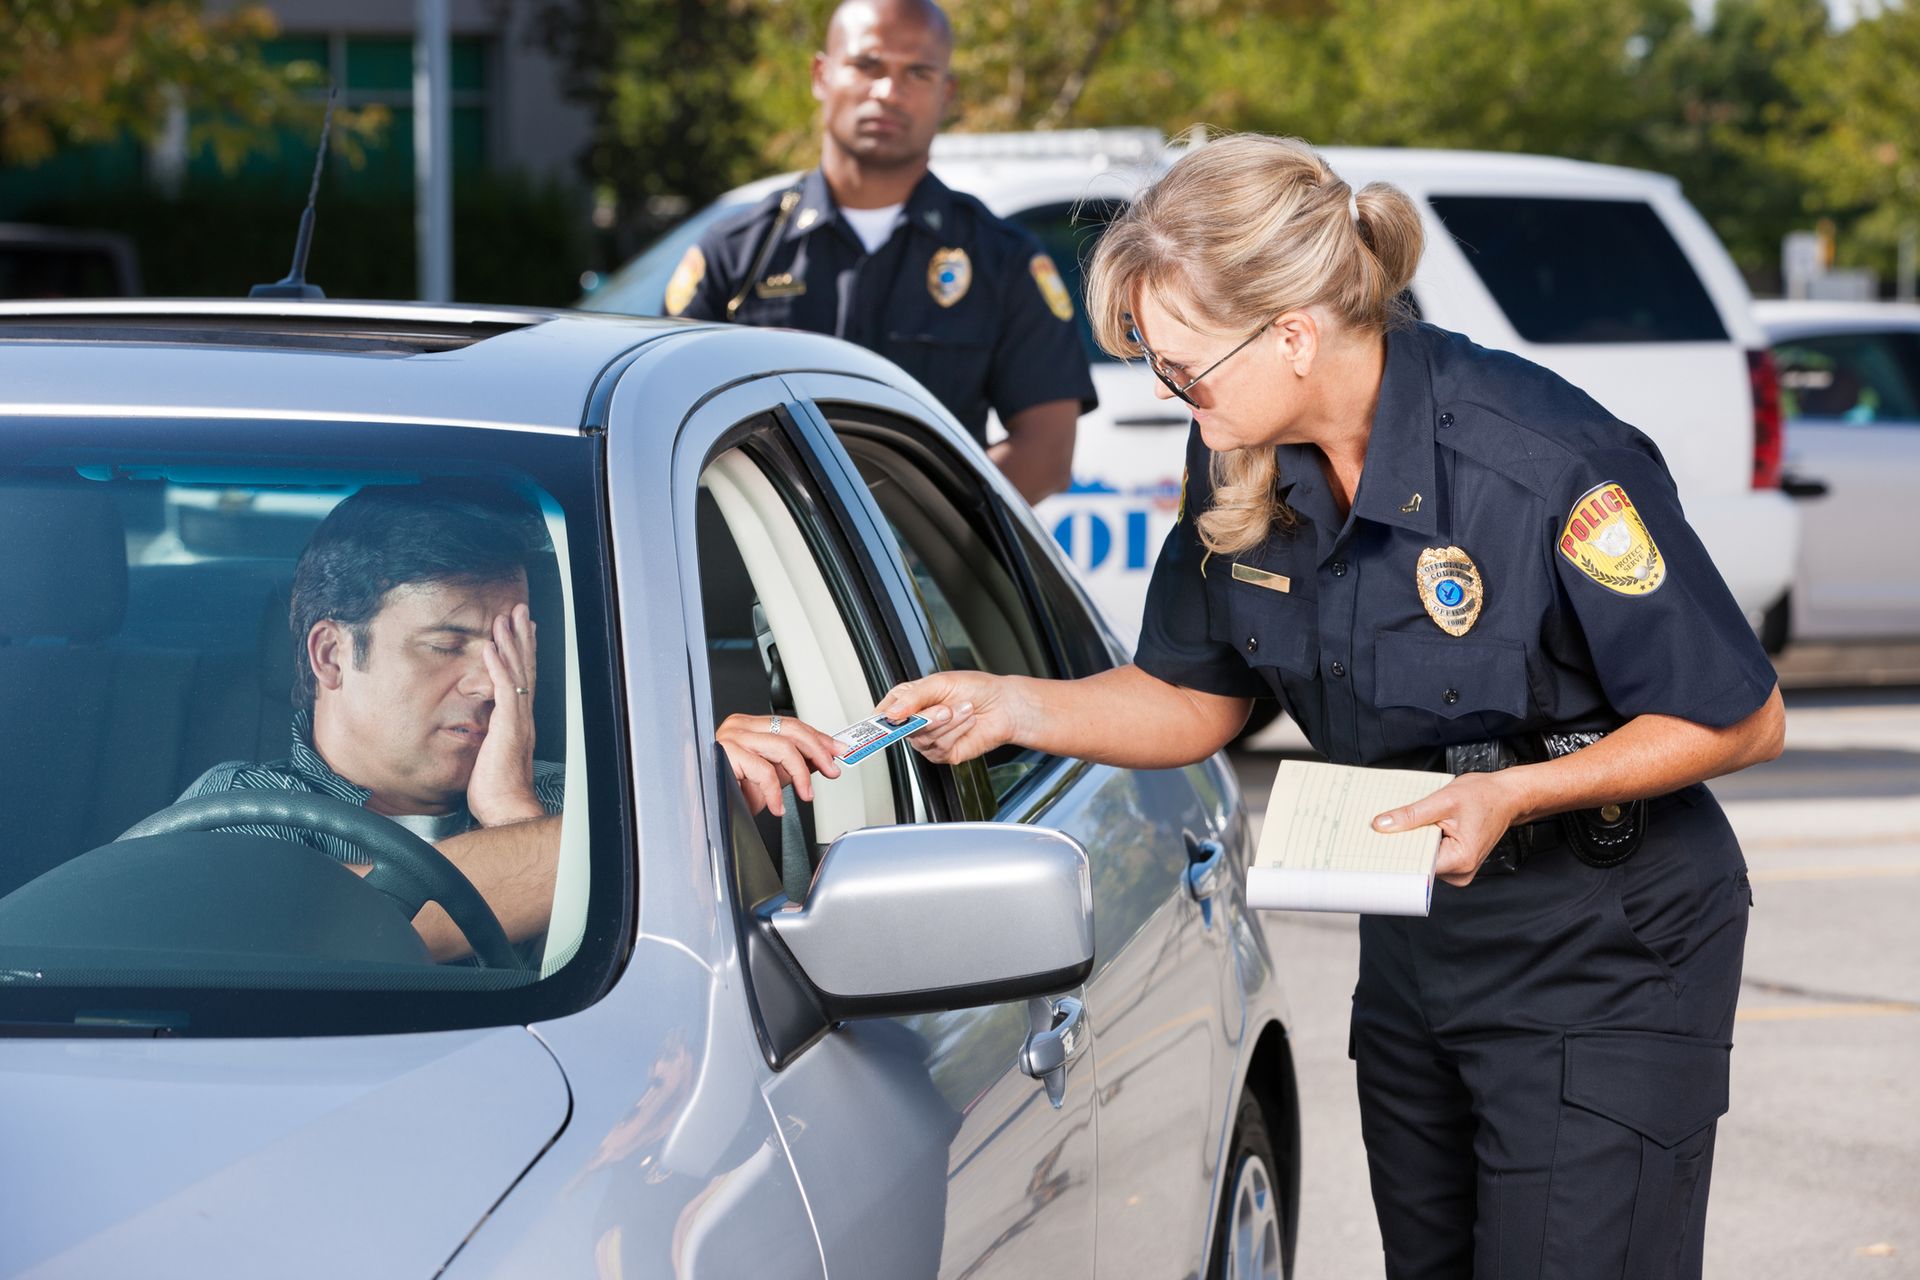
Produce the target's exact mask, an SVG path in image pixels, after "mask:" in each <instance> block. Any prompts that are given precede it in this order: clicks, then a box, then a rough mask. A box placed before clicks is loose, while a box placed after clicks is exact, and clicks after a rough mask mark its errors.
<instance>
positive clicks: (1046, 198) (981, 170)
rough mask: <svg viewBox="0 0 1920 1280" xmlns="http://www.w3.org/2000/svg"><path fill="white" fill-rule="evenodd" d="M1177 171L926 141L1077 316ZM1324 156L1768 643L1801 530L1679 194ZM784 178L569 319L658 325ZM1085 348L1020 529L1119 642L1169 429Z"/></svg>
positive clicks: (1759, 344)
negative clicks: (1085, 285)
mask: <svg viewBox="0 0 1920 1280" xmlns="http://www.w3.org/2000/svg"><path fill="white" fill-rule="evenodd" d="M1178 154H1179V151H1178V149H1176V148H1169V147H1168V146H1167V144H1166V143H1165V141H1164V140H1163V139H1162V138H1161V137H1160V135H1159V134H1158V133H1155V132H1153V131H1152V130H1138V129H1132V130H1084V131H1078V132H1061V133H1034V134H1008V135H993V134H977V135H968V134H949V135H945V136H942V137H941V138H939V139H937V140H936V141H935V143H934V153H933V161H934V163H933V167H934V171H935V172H936V173H937V174H938V175H939V176H940V178H941V180H942V181H944V182H946V183H947V184H948V185H949V186H952V187H954V188H955V189H957V190H961V191H966V192H970V193H972V194H973V195H975V196H978V197H979V198H980V199H981V200H983V201H985V202H986V204H987V205H988V206H989V207H990V208H992V209H993V210H994V212H996V213H998V214H1000V215H1001V216H1003V217H1006V218H1010V219H1012V220H1013V221H1015V222H1018V223H1020V224H1021V225H1023V226H1025V227H1027V228H1028V229H1029V230H1030V231H1032V232H1034V234H1035V235H1037V236H1038V237H1039V239H1040V241H1041V243H1042V244H1043V245H1044V246H1045V247H1046V248H1047V250H1048V251H1049V252H1050V253H1051V254H1052V255H1053V258H1054V261H1055V262H1057V263H1058V264H1059V266H1060V270H1061V272H1062V274H1063V275H1064V276H1065V277H1066V280H1067V283H1068V285H1069V287H1070V288H1072V289H1073V291H1074V294H1075V297H1076V298H1078V297H1079V296H1080V293H1081V289H1080V285H1081V270H1080V268H1081V264H1082V262H1083V261H1085V259H1086V256H1087V255H1088V253H1089V252H1090V250H1091V246H1092V241H1093V239H1094V238H1095V237H1096V236H1097V235H1098V232H1099V228H1100V226H1101V225H1102V224H1103V223H1104V222H1105V220H1106V219H1107V218H1109V217H1111V216H1112V215H1113V214H1114V213H1116V212H1117V211H1118V210H1119V209H1121V208H1122V207H1124V205H1125V203H1126V201H1127V200H1128V199H1130V198H1131V196H1132V195H1133V194H1134V193H1135V192H1136V191H1138V190H1139V188H1140V187H1141V186H1142V185H1143V184H1144V183H1145V182H1147V181H1149V180H1151V179H1152V177H1153V176H1154V175H1155V174H1156V173H1158V172H1160V171H1162V170H1164V168H1165V167H1166V166H1167V165H1168V164H1169V163H1171V161H1172V160H1173V159H1174V158H1175V157H1177V155H1178ZM1322 154H1323V155H1325V156H1326V158H1327V161H1328V163H1330V164H1331V165H1332V166H1333V168H1334V170H1335V171H1336V172H1338V173H1339V174H1340V175H1341V176H1342V177H1343V178H1346V179H1347V180H1348V181H1350V182H1352V183H1353V184H1354V185H1355V186H1364V185H1365V184H1366V183H1369V182H1375V181H1380V182H1390V183H1393V184H1394V185H1395V186H1397V187H1399V188H1401V189H1402V190H1403V191H1405V192H1406V193H1407V194H1408V195H1410V196H1411V197H1413V199H1414V202H1415V203H1416V204H1417V205H1418V206H1419V207H1420V210H1421V214H1422V217H1423V218H1424V220H1425V223H1426V230H1427V250H1426V254H1425V256H1424V258H1423V259H1422V261H1421V264H1420V270H1419V273H1418V274H1417V275H1416V276H1415V277H1414V281H1413V286H1412V295H1413V301H1414V304H1415V306H1416V308H1417V309H1418V311H1419V314H1420V316H1421V318H1422V319H1424V320H1429V321H1431V322H1433V323H1434V324H1437V325H1440V326H1442V327H1443V328H1447V329H1453V330H1456V331H1458V332H1461V333H1465V334H1467V335H1468V336H1469V337H1471V338H1473V339H1474V340H1475V341H1477V342H1480V343H1482V344H1484V345H1486V346H1490V347H1499V348H1503V349H1505V350H1508V351H1513V352H1517V353H1519V354H1520V355H1523V356H1526V357H1527V358H1528V359H1530V360H1533V361H1536V362H1537V363H1539V364H1542V365H1545V366H1546V367H1547V368H1550V369H1552V370H1554V371H1555V372H1557V373H1559V374H1560V375H1562V376H1563V377H1565V378H1567V379H1568V380H1570V381H1571V382H1573V383H1574V384H1576V385H1578V386H1580V387H1582V388H1584V389H1585V390H1587V391H1588V392H1589V393H1590V394H1591V395H1593V396H1594V397H1595V398H1596V399H1597V400H1599V401H1600V402H1601V403H1602V404H1604V405H1605V406H1606V407H1607V408H1608V409H1609V410H1611V411H1612V412H1613V413H1614V414H1615V415H1616V416H1618V417H1620V418H1621V419H1623V420H1624V421H1626V422H1630V423H1632V424H1633V425H1634V426H1636V427H1639V428H1640V429H1641V430H1643V431H1645V432H1646V433H1647V435H1649V436H1650V437H1652V438H1653V440H1654V441H1655V443H1657V444H1658V445H1659V446H1660V449H1661V452H1662V453H1663V454H1664V455H1665V457H1666V460H1667V465H1668V466H1669V467H1670V468H1671V469H1672V471H1673V474H1674V478H1675V480H1676V482H1677V483H1678V484H1679V487H1680V493H1681V495H1682V497H1683V498H1684V500H1685V502H1686V508H1687V515H1688V518H1689V519H1690V520H1691V521H1692V523H1693V526H1694V528H1695V529H1696V530H1697V531H1698V532H1699V534H1700V537H1701V539H1702V541H1704V542H1705V543H1706V546H1707V549H1708V551H1709V552H1711V553H1712V555H1713V558H1714V563H1715V564H1716V565H1717V566H1718V567H1719V569H1720V572H1721V573H1722V575H1724V576H1725V578H1726V580H1727V585H1728V586H1729V587H1731V588H1732V590H1733V594H1734V598H1735V599H1736V600H1738V601H1739V602H1740V605H1741V607H1742V608H1743V609H1744V610H1745V611H1746V612H1747V615H1748V618H1749V620H1750V621H1752V622H1753V623H1754V625H1755V627H1756V629H1760V630H1761V631H1762V633H1763V635H1766V636H1769V638H1773V637H1776V636H1777V633H1778V632H1779V630H1780V623H1781V621H1782V619H1783V615H1784V612H1785V605H1784V602H1785V600H1786V597H1787V593H1788V587H1789V585H1790V575H1791V572H1792V566H1793V564H1794V558H1795V555H1796V553H1797V551H1798V546H1799V516H1798V513H1797V511H1796V509H1795V506H1794V504H1793V503H1792V502H1791V501H1790V500H1789V499H1788V498H1787V496H1786V495H1785V494H1783V493H1781V492H1780V490H1779V488H1778V483H1779V462H1780V417H1779V411H1778V399H1777V385H1776V382H1775V379H1774V373H1773V366H1772V363H1771V361H1770V359H1769V357H1768V355H1767V351H1766V339H1765V336H1764V335H1763V334H1762V333H1761V331H1760V328H1759V326H1758V325H1757V324H1756V323H1755V321H1754V319H1753V317H1752V313H1751V308H1752V300H1751V298H1750V297H1749V295H1748V293H1747V289H1746V285H1745V284H1744V282H1743V281H1742V280H1741V278H1740V274H1739V272H1738V270H1737V269H1736V268H1735V267H1734V265H1733V261H1732V259H1731V258H1729V257H1728V256H1727V253H1726V250H1725V249H1724V248H1723V247H1722V246H1721V244H1720V242H1719V240H1718V239H1717V238H1715V236H1714V234H1713V231H1712V229H1711V228H1710V227H1708V226H1707V224H1706V222H1705V220H1703V219H1702V218H1701V217H1700V215H1699V214H1698V213H1697V212H1696V211H1695V210H1694V208H1693V206H1692V205H1690V204H1688V203H1687V201H1686V198H1685V197H1684V196H1682V195H1681V193H1680V187H1679V184H1678V183H1677V182H1675V181H1674V180H1673V179H1671V178H1667V177H1664V176H1662V175H1659V174H1654V173H1647V172H1643V171H1640V170H1635V169H1621V168H1614V167H1611V166H1606V165H1595V164H1587V163H1583V162H1579V161H1573V160H1560V159H1554V158H1551V157H1545V156H1526V155H1499V154H1492V153H1482V152H1465V151H1421V150H1394V149H1349V148H1342V147H1329V148H1325V149H1323V151H1322ZM791 181H792V175H782V176H778V177H773V178H768V179H764V180H762V181H759V182H755V183H752V184H749V185H747V186H744V187H741V188H739V189H738V190H735V191H733V192H730V193H728V194H727V195H726V196H723V197H721V199H719V200H718V201H715V202H714V203H713V204H712V205H709V206H708V207H707V208H706V209H703V210H701V211H700V212H698V213H696V214H694V215H693V216H692V217H690V218H689V219H687V221H686V222H684V223H682V224H681V225H680V226H678V227H676V228H674V229H673V230H672V231H671V232H669V233H668V234H667V235H666V236H665V237H663V238H662V239H661V241H660V242H659V243H657V244H656V245H654V246H653V247H651V248H649V249H648V250H647V251H646V252H645V253H643V254H642V255H641V256H640V257H638V258H636V259H635V260H634V261H633V262H631V263H629V264H628V265H627V266H626V267H624V268H622V270H621V271H620V272H619V273H617V274H616V275H614V276H612V277H610V278H609V279H608V280H607V281H606V282H604V283H603V284H601V285H600V286H599V287H598V288H596V289H595V290H594V291H593V292H591V293H589V294H588V296H587V297H585V298H583V299H582V300H581V303H580V305H582V306H584V307H587V308H590V309H594V310H606V311H625V312H632V313H635V314H657V313H658V312H659V311H660V309H661V307H660V300H661V296H662V294H663V292H664V290H665V287H666V280H667V277H668V276H669V275H670V274H671V273H672V270H673V266H674V264H675V263H676V262H677V261H678V260H679V258H680V255H681V254H682V253H683V252H684V251H685V248H686V246H687V245H689V244H691V243H693V241H695V240H696V239H698V237H699V235H700V234H701V232H702V231H704V230H705V228H706V227H707V226H708V225H709V224H710V223H711V222H712V220H713V219H715V218H718V217H720V216H722V215H723V214H725V213H727V212H729V211H730V210H733V209H736V208H739V207H740V206H741V205H743V204H747V203H751V202H752V201H755V200H758V199H760V198H761V197H762V196H764V195H765V194H767V193H768V192H770V191H773V190H776V189H778V188H779V187H780V186H781V185H782V184H786V183H790V182H791ZM1082 325H1083V333H1084V316H1083V319H1082ZM1086 346H1087V354H1088V358H1089V359H1090V360H1091V361H1092V362H1093V380H1094V385H1095V387H1096V388H1097V389H1098V391H1099V394H1100V407H1099V409H1098V410H1096V411H1095V412H1093V413H1091V414H1088V415H1087V416H1086V417H1084V418H1082V419H1081V420H1080V435H1079V441H1078V444H1077V446H1076V448H1075V452H1074V483H1073V488H1072V489H1071V490H1070V491H1069V492H1067V493H1064V494H1061V495H1059V496H1057V497H1054V498H1050V499H1048V500H1047V501H1046V502H1043V503H1042V504H1041V505H1040V508H1039V512H1040V516H1041V519H1042V522H1043V523H1044V524H1045V525H1046V526H1047V528H1048V529H1049V530H1050V531H1051V532H1052V534H1053V536H1054V538H1055V540H1057V541H1058V542H1059V543H1060V545H1061V547H1062V549H1063V550H1065V551H1066V553H1067V555H1068V557H1069V558H1070V559H1071V560H1072V561H1073V563H1074V565H1075V566H1076V568H1077V569H1078V570H1079V573H1080V575H1081V578H1082V580H1083V581H1084V582H1085V583H1086V585H1087V588H1088V590H1089V592H1090V593H1091V594H1092V596H1093V597H1094V600H1095V601H1096V602H1097V603H1098V604H1099V606H1100V607H1101V609H1102V610H1103V611H1104V612H1105V613H1106V615H1107V617H1108V619H1109V620H1110V621H1111V622H1112V624H1113V626H1114V627H1115V628H1116V629H1117V630H1118V631H1119V632H1120V633H1121V634H1122V635H1123V636H1125V637H1126V638H1128V639H1129V640H1131V639H1133V638H1134V637H1136V636H1137V634H1138V631H1139V626H1140V617H1141V613H1142V609H1143V606H1144V604H1145V602H1146V591H1147V580H1148V578H1149V576H1150V575H1151V572H1152V568H1153V562H1154V558H1155V556H1156V555H1157V553H1158V551H1159V548H1160V543H1161V541H1162V540H1163V539H1164V538H1165V536H1166V532H1167V530H1168V528H1170V527H1171V525H1172V523H1173V519H1174V514H1175V510H1176V507H1177V506H1178V502H1179V493H1180V471H1181V466H1182V461H1183V459H1184V457H1185V446H1186V438H1187V427H1188V418H1187V415H1186V414H1185V413H1183V412H1181V411H1180V406H1179V405H1177V404H1174V403H1172V402H1169V401H1166V400H1161V399H1159V398H1157V397H1156V396H1155V395H1154V387H1155V385H1156V384H1155V381H1154V378H1153V376H1152V374H1151V373H1149V372H1148V370H1147V368H1146V366H1145V365H1144V364H1141V363H1139V362H1133V363H1121V362H1117V361H1114V360H1113V359H1112V358H1111V357H1110V356H1107V355H1106V354H1105V353H1104V352H1101V351H1099V350H1098V349H1097V348H1096V347H1095V346H1094V345H1093V343H1092V341H1091V338H1090V337H1089V338H1088V340H1087V343H1086ZM991 429H992V428H991V427H990V430H991ZM1769 615H1771V621H1772V623H1773V625H1772V626H1768V625H1766V624H1767V623H1768V621H1769Z"/></svg>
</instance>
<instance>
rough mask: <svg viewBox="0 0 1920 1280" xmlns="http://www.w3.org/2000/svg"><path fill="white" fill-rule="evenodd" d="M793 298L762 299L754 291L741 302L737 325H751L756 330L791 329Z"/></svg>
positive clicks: (735, 318)
mask: <svg viewBox="0 0 1920 1280" xmlns="http://www.w3.org/2000/svg"><path fill="white" fill-rule="evenodd" d="M793 302H794V300H793V299H792V298H762V297H759V296H758V295H756V294H755V293H754V291H753V290H752V289H749V290H747V296H746V297H744V298H742V299H741V300H740V309H739V310H738V311H736V312H735V313H734V316H733V319H734V323H736V324H744V325H749V326H751V327H753V328H755V329H791V328H793V327H794V323H793Z"/></svg>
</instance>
